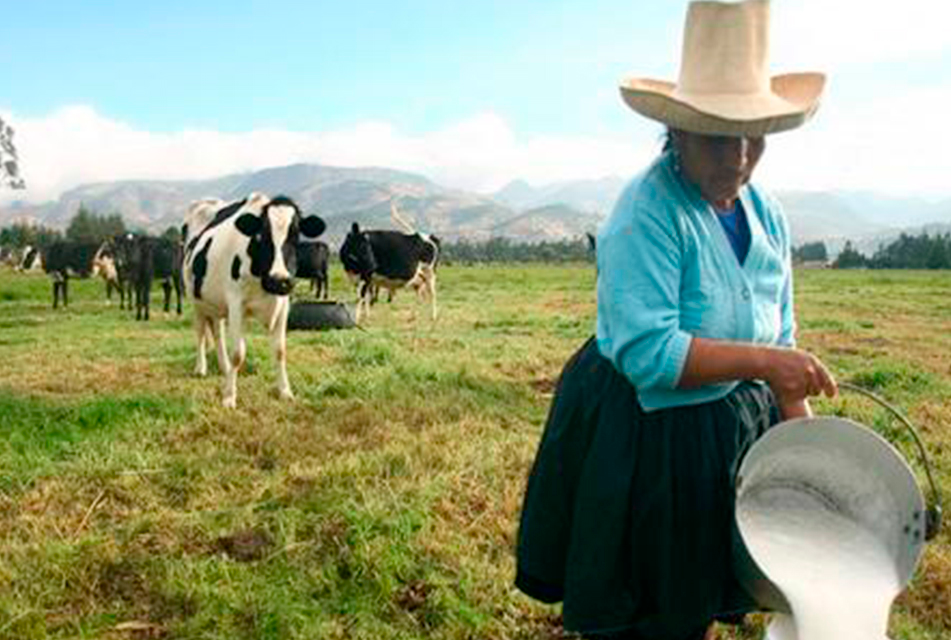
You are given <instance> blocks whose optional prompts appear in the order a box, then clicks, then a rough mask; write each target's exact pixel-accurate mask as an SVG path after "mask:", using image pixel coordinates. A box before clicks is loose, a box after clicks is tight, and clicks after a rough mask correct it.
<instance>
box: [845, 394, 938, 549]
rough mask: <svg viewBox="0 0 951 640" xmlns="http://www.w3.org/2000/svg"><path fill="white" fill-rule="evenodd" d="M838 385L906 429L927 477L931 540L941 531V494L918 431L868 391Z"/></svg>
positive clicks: (927, 530) (927, 535)
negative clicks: (889, 415)
mask: <svg viewBox="0 0 951 640" xmlns="http://www.w3.org/2000/svg"><path fill="white" fill-rule="evenodd" d="M838 384H839V388H840V389H848V390H849V391H854V392H856V393H858V394H861V395H863V396H865V397H866V398H869V399H871V400H874V401H875V402H877V403H878V404H879V405H881V406H882V407H884V408H885V409H887V410H888V411H890V412H891V414H892V415H893V416H895V417H896V418H898V420H899V421H900V422H901V423H902V424H903V425H905V426H906V427H907V428H908V432H909V433H910V434H911V437H912V439H913V440H914V441H915V445H916V446H917V447H918V460H919V462H920V463H921V465H922V466H923V467H924V468H925V475H926V476H927V477H928V485H929V486H930V487H931V505H930V506H929V507H928V509H927V511H926V512H925V540H933V539H934V537H935V536H937V535H938V531H939V530H940V529H941V493H940V492H939V491H938V487H937V485H936V484H935V481H934V478H933V477H932V475H931V465H930V464H929V462H928V456H927V454H926V453H925V446H924V444H922V442H921V438H920V437H919V436H918V431H917V430H916V429H915V427H914V426H912V424H911V422H910V421H909V420H908V418H906V417H905V416H904V415H903V414H902V413H901V412H900V411H899V410H898V409H896V408H895V407H893V406H892V405H891V404H889V403H888V402H886V401H885V400H883V399H882V398H880V397H879V396H877V395H875V394H874V393H872V392H871V391H869V390H868V389H865V388H863V387H860V386H858V385H855V384H852V383H850V382H839V383H838Z"/></svg>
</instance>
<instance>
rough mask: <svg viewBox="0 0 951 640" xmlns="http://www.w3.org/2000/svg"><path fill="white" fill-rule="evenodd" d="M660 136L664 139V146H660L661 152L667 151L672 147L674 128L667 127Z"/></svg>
mask: <svg viewBox="0 0 951 640" xmlns="http://www.w3.org/2000/svg"><path fill="white" fill-rule="evenodd" d="M661 138H662V139H663V141H664V146H662V147H661V148H660V150H661V152H667V151H670V150H671V149H673V148H674V129H673V127H667V128H666V129H665V130H664V133H663V134H662V135H661Z"/></svg>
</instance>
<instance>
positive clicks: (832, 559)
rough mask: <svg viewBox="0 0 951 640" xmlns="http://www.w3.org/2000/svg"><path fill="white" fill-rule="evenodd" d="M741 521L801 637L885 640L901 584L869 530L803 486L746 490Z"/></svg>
mask: <svg viewBox="0 0 951 640" xmlns="http://www.w3.org/2000/svg"><path fill="white" fill-rule="evenodd" d="M737 519H738V522H739V524H740V527H741V530H742V531H743V539H744V542H745V543H746V546H747V548H748V549H749V552H750V555H751V556H752V557H753V558H754V559H755V560H756V563H757V564H758V565H759V567H760V569H762V571H763V573H764V574H765V575H766V576H767V577H768V578H769V579H770V581H772V582H773V584H775V585H776V586H777V587H779V589H780V590H781V591H782V592H783V594H784V595H785V596H786V599H787V600H788V602H789V605H790V607H791V609H792V612H791V614H792V618H793V621H794V624H795V629H796V634H795V636H794V637H795V638H796V640H883V639H884V638H886V637H887V636H886V635H885V633H886V630H887V627H888V614H889V609H890V607H891V602H892V600H893V599H894V598H895V596H896V595H897V594H898V592H899V591H900V590H901V585H900V582H899V577H898V575H897V571H896V568H895V561H894V559H893V558H892V557H891V555H890V554H889V553H888V551H887V549H886V548H885V545H884V544H883V543H882V542H881V541H880V540H879V539H878V538H876V537H875V536H874V535H873V534H872V533H871V532H869V531H868V530H866V529H865V528H863V527H862V526H860V525H859V524H858V523H856V522H854V521H853V520H850V519H848V518H847V517H845V516H844V515H843V514H842V513H840V512H839V511H838V510H836V508H835V506H834V505H832V504H831V503H830V502H829V501H828V499H826V498H825V497H823V496H821V495H819V494H817V493H815V492H810V491H809V490H808V488H807V487H805V486H804V485H795V486H794V485H791V484H779V483H776V484H772V485H764V486H761V487H756V488H755V489H753V490H751V491H748V492H746V494H745V495H744V496H743V499H742V500H741V501H740V502H739V504H737ZM784 637H785V636H784Z"/></svg>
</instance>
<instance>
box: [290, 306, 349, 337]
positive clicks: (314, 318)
mask: <svg viewBox="0 0 951 640" xmlns="http://www.w3.org/2000/svg"><path fill="white" fill-rule="evenodd" d="M355 326H356V323H355V322H354V321H353V315H352V314H351V313H350V310H349V309H348V308H347V305H345V304H344V303H342V302H333V301H329V300H308V301H303V300H298V301H296V302H292V303H291V310H290V311H289V312H288V314H287V328H288V329H289V330H310V331H321V330H324V329H350V328H352V327H355Z"/></svg>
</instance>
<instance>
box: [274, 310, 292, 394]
mask: <svg viewBox="0 0 951 640" xmlns="http://www.w3.org/2000/svg"><path fill="white" fill-rule="evenodd" d="M278 304H280V305H281V309H280V311H278V313H279V314H280V315H279V316H278V318H277V322H276V323H275V324H274V328H273V329H272V330H271V347H272V348H273V349H274V359H275V361H276V362H277V395H278V397H280V398H282V399H285V400H293V399H294V393H293V392H292V391H291V383H290V382H289V381H288V379H287V312H288V306H289V301H287V300H285V301H283V302H278Z"/></svg>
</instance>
